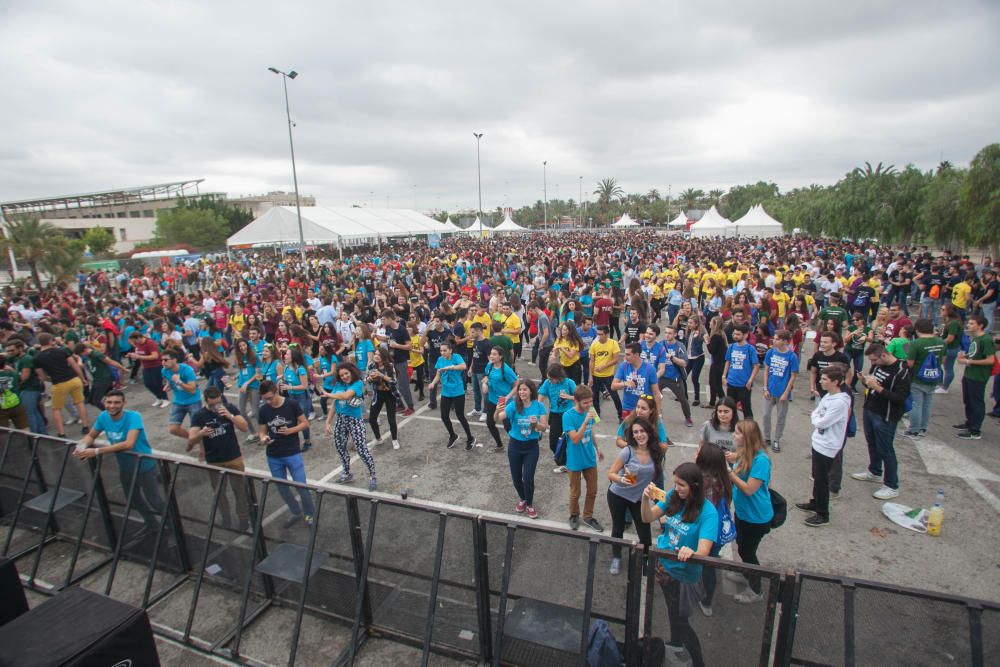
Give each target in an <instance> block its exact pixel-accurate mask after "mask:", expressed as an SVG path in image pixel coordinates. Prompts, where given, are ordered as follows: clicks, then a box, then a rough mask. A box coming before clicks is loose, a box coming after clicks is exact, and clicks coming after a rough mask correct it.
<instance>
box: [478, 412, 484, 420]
mask: <svg viewBox="0 0 1000 667" xmlns="http://www.w3.org/2000/svg"><path fill="white" fill-rule="evenodd" d="M479 421H481V422H484V421H486V413H485V412H482V413H480V415H479Z"/></svg>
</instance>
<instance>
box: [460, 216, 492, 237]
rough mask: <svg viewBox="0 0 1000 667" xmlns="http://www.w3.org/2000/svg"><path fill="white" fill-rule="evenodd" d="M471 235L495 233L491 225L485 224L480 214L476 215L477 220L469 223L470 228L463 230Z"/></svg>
mask: <svg viewBox="0 0 1000 667" xmlns="http://www.w3.org/2000/svg"><path fill="white" fill-rule="evenodd" d="M462 231H464V232H465V233H467V234H468V235H469V236H489V235H490V234H492V233H493V228H492V227H490V226H489V225H484V224H483V221H482V220H480V218H479V216H478V215H477V216H476V220H475V222H473V223H472V224H471V225H469V228H468V229H464V230H462Z"/></svg>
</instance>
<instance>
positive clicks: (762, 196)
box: [719, 181, 780, 220]
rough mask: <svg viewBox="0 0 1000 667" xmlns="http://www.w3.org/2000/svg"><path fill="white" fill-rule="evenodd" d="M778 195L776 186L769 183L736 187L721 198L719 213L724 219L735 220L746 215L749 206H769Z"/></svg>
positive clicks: (759, 182)
mask: <svg viewBox="0 0 1000 667" xmlns="http://www.w3.org/2000/svg"><path fill="white" fill-rule="evenodd" d="M779 195H780V193H779V191H778V186H777V185H775V184H774V183H771V182H770V181H768V182H766V183H765V182H764V181H757V182H756V183H754V184H753V185H750V184H749V183H748V184H746V185H736V186H733V187H732V188H730V189H729V192H728V193H726V196H725V197H723V198H722V203H721V205H720V206H719V213H721V214H722V216H723V217H724V218H729V219H730V220H736V219H738V218H742V217H743V216H744V215H746V213H747V211H749V210H750V207H751V206H755V205H757V204H769V203H770V202H772V201H773V200H775V199H777V198H778V196H779Z"/></svg>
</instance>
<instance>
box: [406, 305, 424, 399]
mask: <svg viewBox="0 0 1000 667" xmlns="http://www.w3.org/2000/svg"><path fill="white" fill-rule="evenodd" d="M406 330H407V331H408V332H409V333H410V344H411V345H412V347H411V348H410V358H409V359H408V360H407V366H409V367H410V370H411V371H412V374H413V381H414V382H415V383H416V390H417V400H419V401H422V400H424V366H425V364H424V337H423V336H421V335H420V329H419V327H418V326H417V325H416V324H415V323H410V324H407V325H406Z"/></svg>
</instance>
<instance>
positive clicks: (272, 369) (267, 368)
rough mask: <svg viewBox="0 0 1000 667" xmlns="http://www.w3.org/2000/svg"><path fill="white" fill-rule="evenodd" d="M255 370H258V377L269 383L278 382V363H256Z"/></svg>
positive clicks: (272, 361)
mask: <svg viewBox="0 0 1000 667" xmlns="http://www.w3.org/2000/svg"><path fill="white" fill-rule="evenodd" d="M257 368H259V369H260V376H261V377H262V378H263V379H265V380H268V381H270V382H277V381H278V362H277V361H274V360H273V359H272V360H271V361H269V362H267V363H264V362H263V361H261V362H258V363H257Z"/></svg>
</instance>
